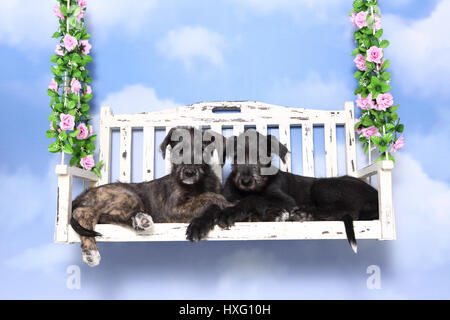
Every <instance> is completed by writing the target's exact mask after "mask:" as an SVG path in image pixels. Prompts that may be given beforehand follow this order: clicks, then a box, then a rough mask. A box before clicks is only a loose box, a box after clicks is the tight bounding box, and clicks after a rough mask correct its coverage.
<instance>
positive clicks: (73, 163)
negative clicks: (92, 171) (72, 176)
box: [70, 156, 80, 166]
mask: <svg viewBox="0 0 450 320" xmlns="http://www.w3.org/2000/svg"><path fill="white" fill-rule="evenodd" d="M78 162H80V159H78V158H77V157H75V156H74V157H72V158H71V159H70V165H71V166H74V165H77V164H78Z"/></svg>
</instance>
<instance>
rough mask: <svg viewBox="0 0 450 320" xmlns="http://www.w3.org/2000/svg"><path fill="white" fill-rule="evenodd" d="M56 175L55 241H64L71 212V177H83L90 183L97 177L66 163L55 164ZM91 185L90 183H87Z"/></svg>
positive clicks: (65, 240)
mask: <svg viewBox="0 0 450 320" xmlns="http://www.w3.org/2000/svg"><path fill="white" fill-rule="evenodd" d="M55 172H56V174H57V175H58V193H57V208H56V210H57V211H56V223H55V238H54V239H55V242H58V243H59V242H61V243H66V242H67V241H68V240H69V239H68V233H69V230H72V228H71V227H69V217H70V212H72V182H73V178H74V177H75V178H79V179H83V180H85V181H88V182H90V183H92V182H96V181H97V180H98V177H97V175H96V174H95V173H93V172H91V171H86V170H82V169H80V168H75V167H69V166H67V165H57V166H56V169H55ZM89 186H92V184H89Z"/></svg>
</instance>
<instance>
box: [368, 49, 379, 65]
mask: <svg viewBox="0 0 450 320" xmlns="http://www.w3.org/2000/svg"><path fill="white" fill-rule="evenodd" d="M381 58H383V49H381V48H378V47H376V46H372V47H370V48H369V50H367V61H370V62H375V63H381Z"/></svg>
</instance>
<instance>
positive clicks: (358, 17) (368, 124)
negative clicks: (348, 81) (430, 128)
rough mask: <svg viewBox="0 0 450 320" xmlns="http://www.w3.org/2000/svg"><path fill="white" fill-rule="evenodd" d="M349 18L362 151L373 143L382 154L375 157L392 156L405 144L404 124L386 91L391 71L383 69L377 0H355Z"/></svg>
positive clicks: (386, 62) (386, 43)
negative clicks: (353, 30) (360, 113)
mask: <svg viewBox="0 0 450 320" xmlns="http://www.w3.org/2000/svg"><path fill="white" fill-rule="evenodd" d="M350 21H351V22H352V24H353V26H354V27H355V28H356V31H355V33H354V37H355V42H356V43H357V44H358V48H356V49H355V50H353V52H352V56H355V59H354V60H353V61H354V62H355V64H356V68H357V69H358V71H356V73H355V78H356V79H358V85H359V87H358V89H356V91H355V95H357V97H358V98H357V99H356V104H357V106H358V107H360V108H361V109H362V116H361V118H360V119H357V120H356V124H355V129H356V132H357V133H358V134H359V141H361V142H362V143H363V144H364V146H365V153H369V159H370V152H369V150H370V151H372V149H373V148H372V146H373V147H375V148H378V150H379V152H380V153H381V155H380V156H379V157H378V159H377V160H376V161H375V162H377V161H380V160H388V159H389V160H392V161H395V160H394V157H393V156H392V154H391V153H392V152H396V151H397V150H399V149H401V148H402V147H403V146H404V137H403V136H398V134H400V133H403V129H404V125H403V124H401V123H400V119H399V117H398V114H397V113H396V111H397V109H398V107H399V106H398V105H395V106H394V98H393V96H392V94H391V93H390V92H389V91H390V90H391V89H392V87H391V86H390V85H389V82H390V80H391V74H390V73H389V72H386V70H387V69H388V68H389V60H386V59H385V58H384V52H383V49H385V48H387V47H388V46H389V41H387V40H381V39H380V38H381V36H382V35H383V29H382V28H381V16H380V9H379V7H378V1H377V0H355V1H354V2H353V10H352V11H351V12H350Z"/></svg>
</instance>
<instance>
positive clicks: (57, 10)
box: [53, 4, 64, 20]
mask: <svg viewBox="0 0 450 320" xmlns="http://www.w3.org/2000/svg"><path fill="white" fill-rule="evenodd" d="M53 14H54V15H55V16H57V17H58V18H59V19H61V20H64V15H63V13H62V12H61V9H60V8H59V6H58V5H57V4H56V5H55V6H54V7H53Z"/></svg>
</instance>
